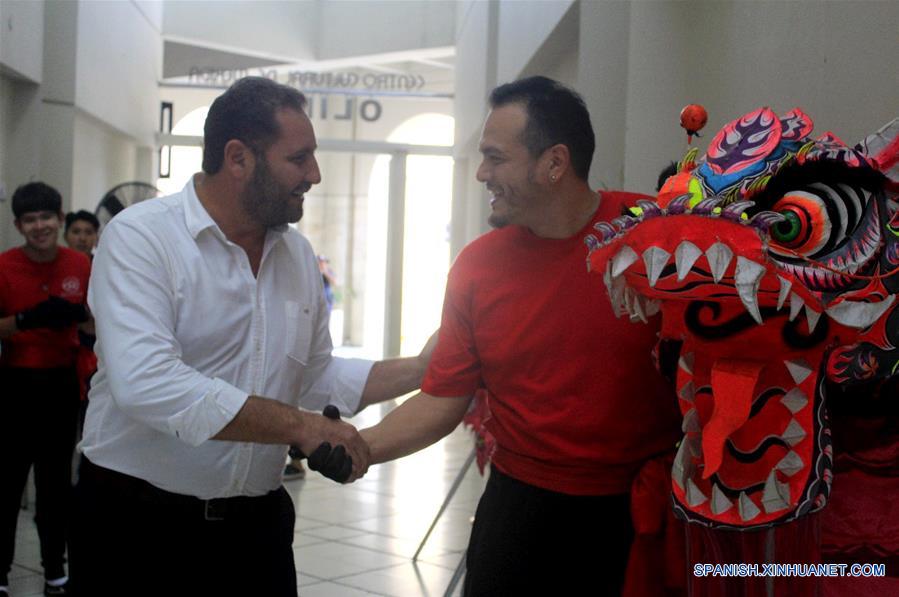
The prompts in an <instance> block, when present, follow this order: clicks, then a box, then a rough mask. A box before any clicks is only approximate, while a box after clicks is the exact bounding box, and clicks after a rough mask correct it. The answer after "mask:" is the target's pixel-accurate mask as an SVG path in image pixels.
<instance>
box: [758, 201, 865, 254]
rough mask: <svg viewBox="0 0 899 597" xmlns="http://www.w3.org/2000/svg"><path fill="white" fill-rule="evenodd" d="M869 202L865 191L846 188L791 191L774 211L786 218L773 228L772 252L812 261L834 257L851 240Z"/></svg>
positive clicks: (776, 205)
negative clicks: (807, 258)
mask: <svg viewBox="0 0 899 597" xmlns="http://www.w3.org/2000/svg"><path fill="white" fill-rule="evenodd" d="M867 198H868V194H867V193H866V192H864V191H863V190H861V189H855V188H852V187H849V186H847V185H843V184H835V185H828V184H822V183H816V184H811V185H808V186H807V187H803V188H802V189H797V190H793V191H789V192H788V193H786V194H785V195H784V196H783V197H781V198H780V199H778V200H777V202H776V203H775V204H774V205H773V206H772V208H771V211H775V212H777V213H779V214H781V215H782V216H784V218H785V219H784V220H783V221H781V222H779V223H777V224H776V225H775V226H773V227H772V228H771V247H770V249H771V252H772V253H776V254H778V255H781V256H784V257H796V255H797V254H799V255H802V256H805V257H810V258H813V259H818V258H820V257H822V256H825V255H828V254H830V253H832V252H833V251H835V250H837V249H839V248H840V247H841V246H842V245H843V244H844V243H845V242H846V241H847V238H848V237H850V236H852V234H853V232H854V231H855V229H856V228H857V226H858V225H859V222H860V220H861V217H862V214H863V211H864V206H865V203H866V202H867V201H866V200H867Z"/></svg>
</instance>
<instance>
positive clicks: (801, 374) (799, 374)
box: [784, 359, 812, 386]
mask: <svg viewBox="0 0 899 597" xmlns="http://www.w3.org/2000/svg"><path fill="white" fill-rule="evenodd" d="M784 365H786V367H787V370H788V371H789V372H790V376H791V377H792V378H793V381H795V382H796V385H797V386H798V385H800V384H801V383H802V382H804V381H805V380H806V378H807V377H808V376H809V375H811V374H812V366H811V365H809V364H808V363H807V362H806V361H804V360H802V359H796V360H795V361H784Z"/></svg>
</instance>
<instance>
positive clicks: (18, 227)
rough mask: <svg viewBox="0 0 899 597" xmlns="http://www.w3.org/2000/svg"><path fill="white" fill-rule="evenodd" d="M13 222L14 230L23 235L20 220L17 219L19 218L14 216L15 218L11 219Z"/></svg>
mask: <svg viewBox="0 0 899 597" xmlns="http://www.w3.org/2000/svg"><path fill="white" fill-rule="evenodd" d="M13 224H15V225H16V230H18V231H19V234H21V235H22V236H25V233H24V232H22V222H20V221H19V218H16V219H15V220H13Z"/></svg>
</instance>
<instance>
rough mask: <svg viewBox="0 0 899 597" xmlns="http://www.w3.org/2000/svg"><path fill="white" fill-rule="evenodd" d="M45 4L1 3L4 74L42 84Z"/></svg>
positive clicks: (0, 55)
mask: <svg viewBox="0 0 899 597" xmlns="http://www.w3.org/2000/svg"><path fill="white" fill-rule="evenodd" d="M43 23H44V3H43V2H36V1H33V2H24V1H21V0H18V1H11V0H4V1H3V2H0V24H2V27H0V73H2V72H3V71H4V70H5V71H6V72H7V73H9V74H13V75H15V76H17V77H21V78H24V79H27V80H29V81H33V82H35V83H40V81H41V75H42V69H43V63H42V60H43V55H44V52H43V46H44V26H43Z"/></svg>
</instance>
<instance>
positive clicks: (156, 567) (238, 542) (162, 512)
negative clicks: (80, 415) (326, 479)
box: [69, 457, 297, 597]
mask: <svg viewBox="0 0 899 597" xmlns="http://www.w3.org/2000/svg"><path fill="white" fill-rule="evenodd" d="M75 509H76V512H75V522H74V524H73V532H72V543H71V551H70V562H71V563H70V572H69V576H70V577H71V584H72V588H73V590H74V591H75V592H76V594H77V595H79V596H90V597H106V596H115V597H119V596H121V595H129V596H130V595H138V596H144V595H146V596H151V595H152V596H154V597H156V596H159V595H265V596H266V597H282V596H283V597H296V595H297V577H296V568H295V567H294V562H293V549H292V545H293V529H294V522H295V519H296V514H295V511H294V507H293V502H291V500H290V496H289V495H288V493H287V491H286V490H285V489H284V488H283V487H281V488H279V489H277V490H275V491H272V492H270V493H269V494H267V495H264V496H260V497H236V498H227V499H221V500H210V501H209V502H204V501H203V500H199V499H197V498H194V497H190V496H185V495H180V494H175V493H170V492H167V491H163V490H161V489H158V488H156V487H154V486H153V485H150V484H149V483H147V482H146V481H143V480H141V479H137V478H135V477H131V476H128V475H123V474H121V473H117V472H114V471H111V470H109V469H106V468H102V467H98V466H96V465H94V464H92V463H91V462H90V461H89V460H87V459H86V458H83V457H82V459H81V467H80V470H79V478H78V485H77V486H76V490H75Z"/></svg>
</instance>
